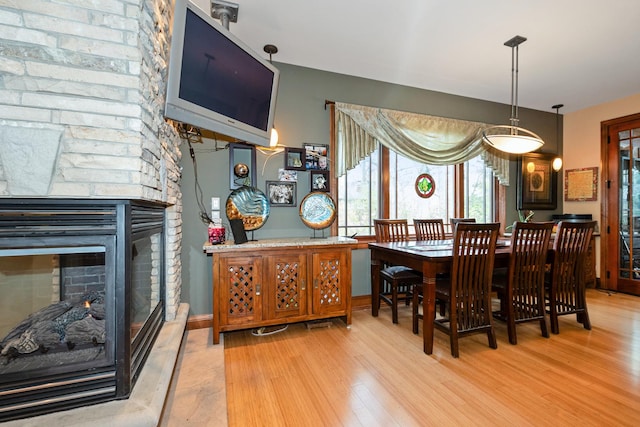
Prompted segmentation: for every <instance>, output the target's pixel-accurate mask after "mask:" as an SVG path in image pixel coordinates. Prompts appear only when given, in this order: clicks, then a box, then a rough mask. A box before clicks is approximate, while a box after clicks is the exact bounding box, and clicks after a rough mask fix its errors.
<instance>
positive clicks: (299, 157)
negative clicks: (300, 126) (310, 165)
mask: <svg viewBox="0 0 640 427" xmlns="http://www.w3.org/2000/svg"><path fill="white" fill-rule="evenodd" d="M305 156H306V151H305V150H304V148H289V147H285V149H284V168H285V169H287V170H294V171H303V170H306V168H305Z"/></svg>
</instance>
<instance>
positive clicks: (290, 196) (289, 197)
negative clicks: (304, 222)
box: [266, 181, 296, 207]
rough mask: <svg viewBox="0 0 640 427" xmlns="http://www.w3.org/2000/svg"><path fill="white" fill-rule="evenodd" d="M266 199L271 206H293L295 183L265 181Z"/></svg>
mask: <svg viewBox="0 0 640 427" xmlns="http://www.w3.org/2000/svg"><path fill="white" fill-rule="evenodd" d="M266 187H267V197H269V203H270V204H271V206H274V207H278V206H295V205H296V183H295V182H289V181H266Z"/></svg>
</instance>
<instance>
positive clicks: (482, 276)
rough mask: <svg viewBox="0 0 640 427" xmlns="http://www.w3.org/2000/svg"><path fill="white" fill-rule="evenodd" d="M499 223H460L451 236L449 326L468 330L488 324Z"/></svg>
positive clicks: (489, 320)
mask: <svg viewBox="0 0 640 427" xmlns="http://www.w3.org/2000/svg"><path fill="white" fill-rule="evenodd" d="M499 229H500V224H499V223H490V224H481V223H478V224H474V223H470V222H462V223H459V224H458V225H457V226H456V230H455V233H454V235H453V263H452V267H451V294H450V298H451V307H452V308H451V312H452V313H453V312H454V310H455V312H456V314H457V315H456V316H453V315H452V316H451V322H452V323H451V327H452V328H454V323H455V324H456V325H455V327H457V329H458V331H465V330H472V329H475V328H478V327H481V326H485V325H489V324H491V278H492V275H493V264H494V257H495V251H496V240H497V239H498V232H499Z"/></svg>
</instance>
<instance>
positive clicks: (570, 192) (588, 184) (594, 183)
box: [564, 167, 598, 202]
mask: <svg viewBox="0 0 640 427" xmlns="http://www.w3.org/2000/svg"><path fill="white" fill-rule="evenodd" d="M564 200H565V201H566V202H593V201H596V200H598V168H597V167H592V168H582V169H568V170H565V171H564Z"/></svg>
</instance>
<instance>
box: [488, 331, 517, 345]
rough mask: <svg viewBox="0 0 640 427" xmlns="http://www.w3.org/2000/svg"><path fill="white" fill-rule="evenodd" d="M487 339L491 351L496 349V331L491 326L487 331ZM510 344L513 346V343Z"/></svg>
mask: <svg viewBox="0 0 640 427" xmlns="http://www.w3.org/2000/svg"><path fill="white" fill-rule="evenodd" d="M514 333H515V331H514ZM487 338H489V347H491V348H493V349H496V348H498V341H496V331H495V330H494V329H493V325H491V328H489V329H488V330H487ZM512 344H515V343H512Z"/></svg>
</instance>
